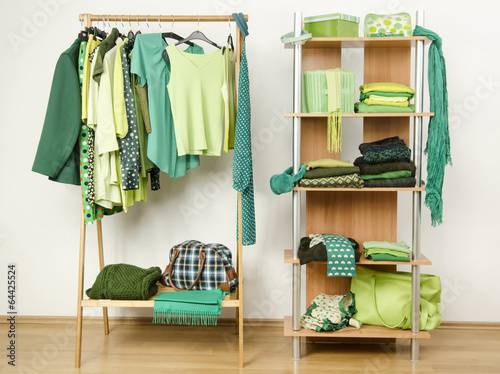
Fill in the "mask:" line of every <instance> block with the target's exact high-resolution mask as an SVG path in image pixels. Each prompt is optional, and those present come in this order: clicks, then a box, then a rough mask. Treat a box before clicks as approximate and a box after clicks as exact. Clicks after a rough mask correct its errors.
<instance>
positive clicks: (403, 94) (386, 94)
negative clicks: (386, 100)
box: [359, 91, 413, 101]
mask: <svg viewBox="0 0 500 374" xmlns="http://www.w3.org/2000/svg"><path fill="white" fill-rule="evenodd" d="M371 95H377V96H384V97H407V98H408V100H411V99H412V98H413V95H412V94H411V93H407V92H381V91H370V92H367V93H363V92H361V93H360V94H359V101H363V100H364V99H368V98H369V97H370V96H371Z"/></svg>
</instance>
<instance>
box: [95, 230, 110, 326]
mask: <svg viewBox="0 0 500 374" xmlns="http://www.w3.org/2000/svg"><path fill="white" fill-rule="evenodd" d="M96 228H97V247H98V248H99V268H100V270H102V268H103V267H104V252H103V245H102V223H101V220H98V221H97V222H96ZM102 317H103V322H104V334H105V335H108V334H109V321H108V308H107V307H103V308H102Z"/></svg>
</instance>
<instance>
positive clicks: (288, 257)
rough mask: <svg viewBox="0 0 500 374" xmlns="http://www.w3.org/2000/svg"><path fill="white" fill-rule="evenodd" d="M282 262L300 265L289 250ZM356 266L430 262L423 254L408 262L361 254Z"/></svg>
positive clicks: (424, 263)
mask: <svg viewBox="0 0 500 374" xmlns="http://www.w3.org/2000/svg"><path fill="white" fill-rule="evenodd" d="M284 262H285V264H300V260H299V259H298V258H293V251H292V250H291V249H285V251H284ZM314 263H315V264H322V265H326V261H314ZM356 265H372V266H377V265H391V266H392V265H432V262H431V260H429V259H428V258H427V257H425V256H424V255H423V254H422V255H420V259H419V260H413V258H412V255H411V253H410V262H404V261H373V260H370V259H369V258H366V257H365V256H364V255H363V254H361V258H360V259H359V261H358V262H356Z"/></svg>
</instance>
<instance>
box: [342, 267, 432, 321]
mask: <svg viewBox="0 0 500 374" xmlns="http://www.w3.org/2000/svg"><path fill="white" fill-rule="evenodd" d="M356 273H357V276H356V277H353V278H352V281H351V292H352V293H353V294H354V295H355V302H356V309H357V310H358V313H356V314H355V315H354V316H353V318H356V319H357V320H359V321H360V322H361V323H363V324H367V325H376V326H385V327H391V328H402V329H411V314H412V308H411V273H406V272H399V271H381V270H374V269H369V268H366V267H364V266H357V267H356ZM440 309H441V279H440V278H439V277H438V276H435V275H428V274H421V275H420V322H419V326H420V330H432V329H435V328H436V327H438V326H439V325H440V324H441V321H442V318H441V313H440Z"/></svg>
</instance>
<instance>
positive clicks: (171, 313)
mask: <svg viewBox="0 0 500 374" xmlns="http://www.w3.org/2000/svg"><path fill="white" fill-rule="evenodd" d="M226 295H227V293H226V292H223V291H222V290H221V289H220V288H217V289H215V290H191V291H179V292H162V293H160V294H159V295H158V296H156V297H155V298H154V299H153V300H154V317H153V322H154V323H176V324H180V325H198V326H200V325H202V326H217V316H220V313H221V307H222V299H224V297H225V296H226Z"/></svg>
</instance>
